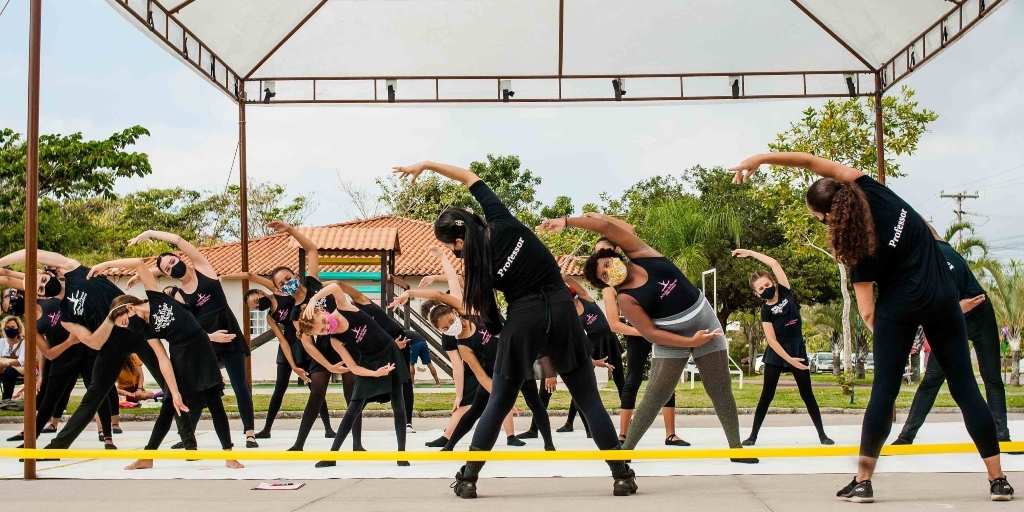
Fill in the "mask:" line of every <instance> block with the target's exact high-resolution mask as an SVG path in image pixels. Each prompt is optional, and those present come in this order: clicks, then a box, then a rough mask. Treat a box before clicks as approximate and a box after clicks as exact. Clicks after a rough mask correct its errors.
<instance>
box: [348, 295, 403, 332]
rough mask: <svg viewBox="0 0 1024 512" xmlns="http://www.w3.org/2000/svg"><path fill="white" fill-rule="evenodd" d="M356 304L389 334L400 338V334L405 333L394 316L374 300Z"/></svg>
mask: <svg viewBox="0 0 1024 512" xmlns="http://www.w3.org/2000/svg"><path fill="white" fill-rule="evenodd" d="M353 304H355V303H353ZM355 306H356V308H358V309H359V311H362V312H363V313H366V314H367V315H370V318H372V319H373V321H374V322H377V325H379V326H381V328H382V329H384V332H386V333H388V336H391V337H392V338H398V337H399V336H404V335H405V330H404V329H402V326H401V325H399V324H398V322H396V321H395V319H394V318H391V317H390V316H388V312H387V311H384V308H382V307H380V306H378V305H376V304H374V303H372V302H371V303H369V304H355Z"/></svg>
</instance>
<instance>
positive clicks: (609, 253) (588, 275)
mask: <svg viewBox="0 0 1024 512" xmlns="http://www.w3.org/2000/svg"><path fill="white" fill-rule="evenodd" d="M602 258H618V259H620V260H625V259H626V258H624V257H623V256H622V254H619V252H618V251H616V250H615V249H601V250H600V251H597V252H595V253H593V254H591V255H590V257H589V258H587V262H586V263H584V264H583V278H584V279H586V280H587V282H588V283H590V284H591V285H593V286H594V288H596V289H598V290H603V289H605V288H607V287H608V283H606V282H604V281H602V280H601V278H599V277H597V262H598V261H599V260H601V259H602Z"/></svg>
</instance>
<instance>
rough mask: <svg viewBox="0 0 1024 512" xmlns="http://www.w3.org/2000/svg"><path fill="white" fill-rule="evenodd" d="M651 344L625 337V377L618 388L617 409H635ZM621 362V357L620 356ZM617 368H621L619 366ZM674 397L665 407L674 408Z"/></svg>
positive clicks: (673, 395)
mask: <svg viewBox="0 0 1024 512" xmlns="http://www.w3.org/2000/svg"><path fill="white" fill-rule="evenodd" d="M652 347H653V345H651V342H649V341H647V340H646V339H644V338H642V337H640V336H626V377H625V380H624V382H623V385H622V386H621V387H620V388H619V396H620V397H621V400H620V401H619V402H620V403H619V407H620V408H622V409H626V410H632V409H636V396H637V394H639V393H640V385H641V384H643V382H644V370H645V369H646V367H647V358H648V357H650V355H651V348H652ZM620 361H621V356H620ZM619 366H622V365H621V364H619ZM675 406H676V395H675V393H672V398H670V399H669V401H668V402H667V403H665V407H672V408H675Z"/></svg>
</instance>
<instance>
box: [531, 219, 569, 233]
mask: <svg viewBox="0 0 1024 512" xmlns="http://www.w3.org/2000/svg"><path fill="white" fill-rule="evenodd" d="M563 229H565V217H559V218H557V219H547V220H545V221H544V222H541V223H540V225H539V226H537V232H538V233H558V232H559V231H562V230H563Z"/></svg>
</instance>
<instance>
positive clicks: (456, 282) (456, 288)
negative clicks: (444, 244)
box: [430, 245, 466, 301]
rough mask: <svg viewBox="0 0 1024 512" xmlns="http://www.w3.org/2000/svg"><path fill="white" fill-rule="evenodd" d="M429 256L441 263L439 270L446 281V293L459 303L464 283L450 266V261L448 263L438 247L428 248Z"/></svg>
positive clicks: (446, 257)
mask: <svg viewBox="0 0 1024 512" xmlns="http://www.w3.org/2000/svg"><path fill="white" fill-rule="evenodd" d="M430 254H431V255H433V256H434V257H435V258H437V260H438V261H439V262H441V270H442V271H443V272H444V278H445V279H446V280H447V281H448V293H449V294H451V296H452V297H454V298H456V299H458V300H460V301H461V300H462V298H463V297H462V293H463V288H465V286H466V284H465V282H463V280H462V276H460V275H459V273H458V272H456V271H455V267H454V266H452V262H451V261H448V256H446V255H445V253H444V251H443V250H442V249H441V247H440V246H437V245H435V246H432V247H431V248H430Z"/></svg>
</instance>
